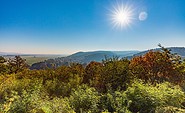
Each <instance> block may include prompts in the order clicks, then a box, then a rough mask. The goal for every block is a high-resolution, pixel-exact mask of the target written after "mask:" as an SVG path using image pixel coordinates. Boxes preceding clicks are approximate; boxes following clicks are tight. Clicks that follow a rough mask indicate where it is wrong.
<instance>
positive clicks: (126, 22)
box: [111, 4, 134, 29]
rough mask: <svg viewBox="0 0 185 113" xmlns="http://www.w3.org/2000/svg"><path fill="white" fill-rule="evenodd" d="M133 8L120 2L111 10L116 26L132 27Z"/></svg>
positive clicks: (112, 19)
mask: <svg viewBox="0 0 185 113" xmlns="http://www.w3.org/2000/svg"><path fill="white" fill-rule="evenodd" d="M133 19H134V18H133V8H132V7H131V6H129V5H124V4H118V5H116V6H113V10H111V21H112V23H113V25H114V27H116V28H121V29H123V28H126V27H130V25H131V24H132V21H133Z"/></svg>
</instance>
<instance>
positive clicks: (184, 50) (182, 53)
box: [132, 47, 185, 58]
mask: <svg viewBox="0 0 185 113" xmlns="http://www.w3.org/2000/svg"><path fill="white" fill-rule="evenodd" d="M167 49H169V50H171V53H176V54H178V55H180V56H181V57H182V58H185V47H169V48H167ZM150 50H152V51H161V48H156V49H150ZM150 50H147V51H142V52H139V53H136V54H134V55H133V56H132V57H134V56H142V55H144V54H146V53H147V52H148V51H150Z"/></svg>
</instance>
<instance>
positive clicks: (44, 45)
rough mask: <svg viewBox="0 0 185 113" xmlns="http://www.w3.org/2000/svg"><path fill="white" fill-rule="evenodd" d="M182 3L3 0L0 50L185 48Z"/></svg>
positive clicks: (62, 51) (57, 51) (180, 0)
mask: <svg viewBox="0 0 185 113" xmlns="http://www.w3.org/2000/svg"><path fill="white" fill-rule="evenodd" d="M184 4H185V1H184V0H178V1H177V0H176V1H174V0H170V1H169V0H161V1H158V0H155V1H154V0H114V1H113V0H101V1H100V0H88V1H87V0H62V1H53V0H45V1H43V0H27V1H25V0H16V1H15V0H8V1H7V0H1V1H0V52H14V53H24V54H72V53H75V52H79V51H84V52H85V51H99V50H104V51H129V50H138V51H144V50H148V49H153V48H158V46H157V45H158V44H159V43H161V44H162V46H164V47H185V44H184V42H185V32H184V29H185V16H184V15H185V7H184ZM120 13H124V14H121V15H120Z"/></svg>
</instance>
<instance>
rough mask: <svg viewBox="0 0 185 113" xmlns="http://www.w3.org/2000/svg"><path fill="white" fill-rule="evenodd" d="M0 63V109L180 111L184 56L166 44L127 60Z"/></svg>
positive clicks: (7, 112) (34, 112) (184, 100)
mask: <svg viewBox="0 0 185 113" xmlns="http://www.w3.org/2000/svg"><path fill="white" fill-rule="evenodd" d="M0 59H2V58H1V57H0ZM1 62H2V63H0V112H2V113H74V112H77V113H100V112H102V113H108V112H112V113H113V112H115V113H131V112H134V113H136V112H140V113H149V112H152V113H154V112H156V113H158V112H159V113H160V112H162V113H163V112H164V113H169V112H175V113H181V112H184V109H183V108H184V107H185V94H184V92H185V85H184V84H185V80H184V77H185V63H184V62H185V61H179V59H178V58H175V57H174V56H173V55H172V54H171V53H170V52H169V51H168V50H166V49H165V48H163V51H162V52H151V51H150V52H149V53H147V54H146V55H144V56H143V57H136V58H133V59H132V60H127V59H119V58H118V57H113V58H109V59H105V60H103V62H91V63H89V64H88V65H87V66H84V65H82V64H79V63H71V64H70V65H69V66H61V67H58V68H55V66H53V68H52V69H43V70H29V69H25V68H26V67H25V66H26V64H25V60H24V59H22V58H20V57H15V58H13V59H11V60H9V63H4V61H3V60H1ZM50 62H51V63H50V64H52V60H50ZM50 66H51V65H50ZM138 78H140V79H141V80H138ZM180 79H181V80H180ZM179 80H180V81H179ZM165 81H168V82H165ZM174 84H175V85H174ZM181 88H182V90H181ZM183 91H184V92H183Z"/></svg>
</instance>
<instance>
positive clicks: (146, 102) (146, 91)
mask: <svg viewBox="0 0 185 113" xmlns="http://www.w3.org/2000/svg"><path fill="white" fill-rule="evenodd" d="M125 93H126V95H127V98H128V99H129V100H131V101H132V103H131V104H130V107H129V109H130V110H131V111H132V112H142V113H148V112H152V111H154V110H155V109H156V108H157V107H159V106H174V107H179V108H180V107H181V104H182V102H184V101H185V95H184V92H182V90H181V89H180V87H178V86H172V85H171V84H169V83H163V84H157V85H156V86H152V85H150V84H144V83H142V81H136V82H134V83H133V84H132V85H131V86H130V87H129V88H128V89H127V90H126V92H125Z"/></svg>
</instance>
